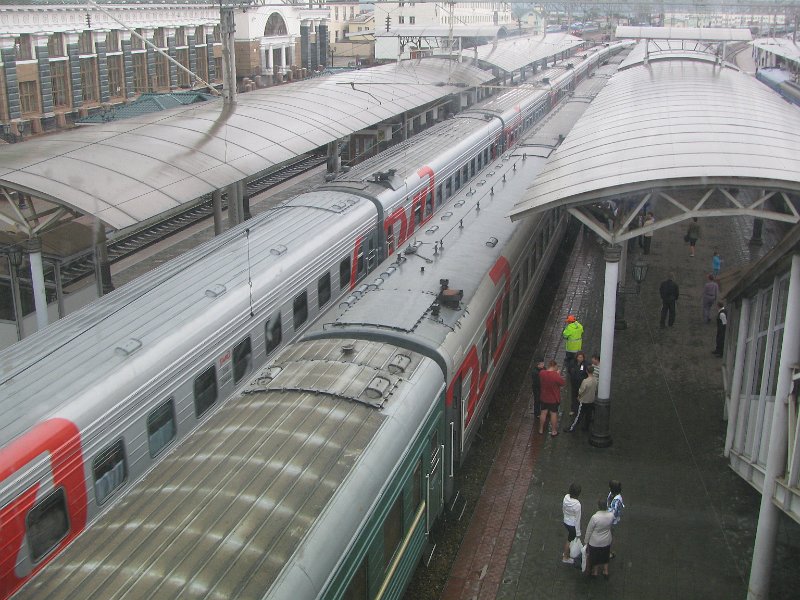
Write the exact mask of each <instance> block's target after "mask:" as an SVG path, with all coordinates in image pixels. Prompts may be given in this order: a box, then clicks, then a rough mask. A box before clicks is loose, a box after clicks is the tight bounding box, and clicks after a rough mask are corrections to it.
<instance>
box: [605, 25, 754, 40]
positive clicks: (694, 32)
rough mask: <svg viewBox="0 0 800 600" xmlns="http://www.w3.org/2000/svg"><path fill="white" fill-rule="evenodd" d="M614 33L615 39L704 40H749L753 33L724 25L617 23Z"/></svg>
mask: <svg viewBox="0 0 800 600" xmlns="http://www.w3.org/2000/svg"><path fill="white" fill-rule="evenodd" d="M614 35H615V37H616V38H617V39H623V38H635V39H639V40H697V41H704V42H749V41H750V40H752V39H753V34H752V33H751V32H750V30H749V29H745V28H740V29H731V28H726V27H639V26H636V25H619V26H617V29H616V32H615V34H614Z"/></svg>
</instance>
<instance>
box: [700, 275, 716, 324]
mask: <svg viewBox="0 0 800 600" xmlns="http://www.w3.org/2000/svg"><path fill="white" fill-rule="evenodd" d="M718 297H719V284H717V282H716V281H715V280H714V276H713V275H711V274H710V273H709V275H708V278H707V281H706V284H705V285H704V286H703V322H704V323H710V322H711V308H712V307H713V306H714V305H715V304H716V303H717V298H718Z"/></svg>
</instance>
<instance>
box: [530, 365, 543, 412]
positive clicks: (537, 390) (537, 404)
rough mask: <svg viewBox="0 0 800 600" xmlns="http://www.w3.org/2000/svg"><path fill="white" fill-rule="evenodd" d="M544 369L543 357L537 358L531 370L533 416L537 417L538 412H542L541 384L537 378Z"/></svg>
mask: <svg viewBox="0 0 800 600" xmlns="http://www.w3.org/2000/svg"><path fill="white" fill-rule="evenodd" d="M543 369H544V359H543V358H537V359H536V365H535V366H534V367H533V371H531V391H532V392H533V418H534V419H538V418H539V414H540V413H541V412H542V386H541V382H540V380H539V374H540V373H541V372H542V370H543Z"/></svg>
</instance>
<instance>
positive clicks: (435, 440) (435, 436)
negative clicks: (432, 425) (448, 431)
mask: <svg viewBox="0 0 800 600" xmlns="http://www.w3.org/2000/svg"><path fill="white" fill-rule="evenodd" d="M429 450H430V452H431V465H433V463H434V462H436V456H437V454H438V453H439V432H438V431H436V430H435V429H434V430H433V432H432V433H431V439H430V447H429Z"/></svg>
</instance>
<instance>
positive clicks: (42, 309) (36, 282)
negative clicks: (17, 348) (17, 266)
mask: <svg viewBox="0 0 800 600" xmlns="http://www.w3.org/2000/svg"><path fill="white" fill-rule="evenodd" d="M28 256H29V258H30V261H31V284H32V285H33V303H34V305H35V306H36V330H37V331H41V330H42V329H44V328H45V327H47V325H48V322H49V320H48V317H47V295H46V294H45V291H44V268H43V266H42V240H40V239H39V238H31V239H29V240H28Z"/></svg>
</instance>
